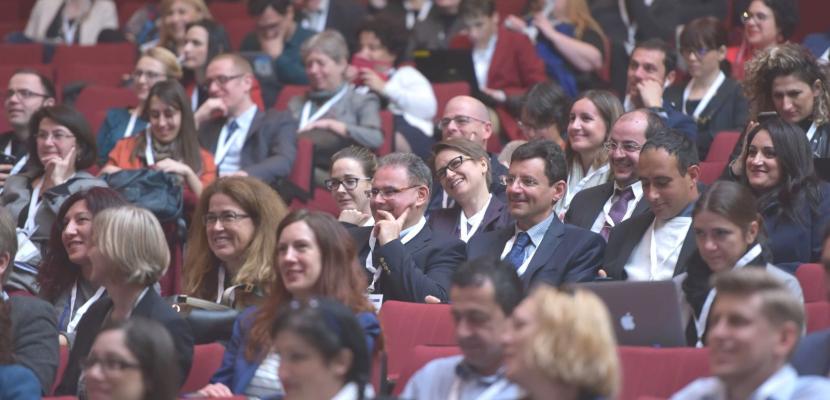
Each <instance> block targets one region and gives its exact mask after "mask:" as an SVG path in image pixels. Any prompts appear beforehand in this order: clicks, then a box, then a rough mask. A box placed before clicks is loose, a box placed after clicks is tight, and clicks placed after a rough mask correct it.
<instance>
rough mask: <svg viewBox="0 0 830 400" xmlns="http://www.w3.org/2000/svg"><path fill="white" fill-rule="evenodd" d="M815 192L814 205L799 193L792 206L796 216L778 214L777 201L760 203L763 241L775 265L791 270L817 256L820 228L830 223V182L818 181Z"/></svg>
mask: <svg viewBox="0 0 830 400" xmlns="http://www.w3.org/2000/svg"><path fill="white" fill-rule="evenodd" d="M818 192H819V201H818V203H817V204H810V202H809V201H808V200H807V198H806V196H804V194H803V193H802V194H800V195H798V196H797V197H796V199H795V201H794V204H793V206H792V209H793V210H792V213H793V214H794V215H795V218H796V219H791V218H787V217H786V216H785V215H783V214H781V213H780V211H781V210H780V209H781V203H780V202H778V201H777V200H773V201H771V202H770V203H768V204H766V206H763V205H762V206H761V207H762V209H761V210H760V212H761V217H763V218H764V230H765V231H766V232H767V243H768V245H769V247H770V250H772V263H773V264H775V265H776V266H779V267H781V268H783V269H785V270H787V271H790V272H794V271H795V269H796V268H797V267H798V265H799V264H801V263H814V262H819V260H820V259H821V250H822V246H823V243H824V241H823V240H822V239H823V238H824V229H825V228H826V227H827V226H828V225H830V184H829V183H827V182H823V181H822V182H821V183H819V186H818Z"/></svg>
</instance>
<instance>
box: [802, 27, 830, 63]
mask: <svg viewBox="0 0 830 400" xmlns="http://www.w3.org/2000/svg"><path fill="white" fill-rule="evenodd" d="M802 44H803V45H804V47H806V48H808V49H810V51H811V52H812V53H813V55H814V56H816V57H821V55H822V54H824V51H825V50H827V48H828V47H830V32H817V33H811V34H809V35H807V36H805V37H804V43H802Z"/></svg>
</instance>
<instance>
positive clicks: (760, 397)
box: [671, 364, 830, 400]
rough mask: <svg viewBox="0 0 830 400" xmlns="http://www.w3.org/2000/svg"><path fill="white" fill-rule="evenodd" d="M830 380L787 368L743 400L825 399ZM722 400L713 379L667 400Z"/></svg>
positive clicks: (720, 388)
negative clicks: (802, 374) (800, 373)
mask: <svg viewBox="0 0 830 400" xmlns="http://www.w3.org/2000/svg"><path fill="white" fill-rule="evenodd" d="M828 394H830V380H828V379H827V378H825V377H822V376H801V377H800V376H798V374H797V373H796V372H795V369H794V368H793V367H792V366H790V365H789V364H786V365H784V366H783V367H781V369H779V370H778V372H776V373H775V374H773V375H772V376H770V377H769V378H767V380H766V381H764V383H762V384H761V386H759V387H758V388H757V389H755V391H754V392H752V394H751V395H750V396H749V398H748V399H747V400H811V399H826V398H827V397H828ZM700 399H704V400H726V399H727V396H726V385H724V384H723V382H722V381H721V380H720V379H718V378H717V377H708V378H699V379H697V380H695V381H693V382H692V383H690V384H688V385H687V386H686V387H685V388H683V389H681V390H680V391H679V392H677V393H675V394H674V396H672V397H671V400H700Z"/></svg>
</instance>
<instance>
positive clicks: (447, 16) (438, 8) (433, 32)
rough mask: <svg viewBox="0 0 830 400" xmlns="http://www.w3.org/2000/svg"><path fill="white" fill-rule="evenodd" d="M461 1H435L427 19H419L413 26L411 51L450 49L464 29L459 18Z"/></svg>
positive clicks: (410, 43) (410, 42)
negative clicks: (453, 41) (452, 40)
mask: <svg viewBox="0 0 830 400" xmlns="http://www.w3.org/2000/svg"><path fill="white" fill-rule="evenodd" d="M460 8H461V0H435V1H434V2H433V4H432V5H431V6H430V8H429V10H427V15H426V17H425V18H418V21H417V22H415V24H414V25H413V26H412V31H411V32H412V33H411V35H410V39H409V49H408V50H409V51H407V53H410V54H411V53H412V51H414V50H438V49H446V48H447V47H449V42H450V39H452V38H453V37H454V36H455V35H457V34H458V33H460V32H461V31H462V30H463V29H464V22H463V21H461V18H460V17H459V16H458V15H459V11H460Z"/></svg>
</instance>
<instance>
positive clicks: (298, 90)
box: [274, 85, 308, 111]
mask: <svg viewBox="0 0 830 400" xmlns="http://www.w3.org/2000/svg"><path fill="white" fill-rule="evenodd" d="M307 91H308V86H305V85H285V86H283V87H282V90H280V94H279V96H277V101H276V102H275V103H274V108H276V109H277V110H280V111H282V110H285V109H286V108H288V102H289V101H290V100H291V98H293V97H294V96H299V95H302V94H304V93H305V92H307Z"/></svg>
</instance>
